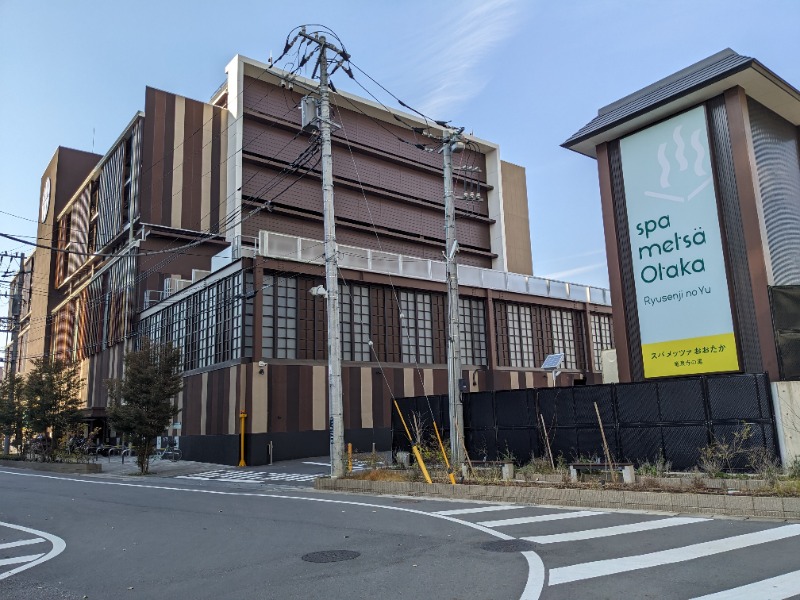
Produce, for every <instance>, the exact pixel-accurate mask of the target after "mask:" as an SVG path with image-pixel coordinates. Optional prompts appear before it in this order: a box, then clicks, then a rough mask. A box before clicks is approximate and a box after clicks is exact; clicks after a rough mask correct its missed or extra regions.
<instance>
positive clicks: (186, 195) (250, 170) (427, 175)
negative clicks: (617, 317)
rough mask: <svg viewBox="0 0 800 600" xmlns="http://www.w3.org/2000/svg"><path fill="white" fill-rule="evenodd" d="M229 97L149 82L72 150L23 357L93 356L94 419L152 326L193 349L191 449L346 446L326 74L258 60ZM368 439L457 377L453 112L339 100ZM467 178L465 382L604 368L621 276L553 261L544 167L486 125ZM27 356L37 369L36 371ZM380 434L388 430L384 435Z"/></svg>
mask: <svg viewBox="0 0 800 600" xmlns="http://www.w3.org/2000/svg"><path fill="white" fill-rule="evenodd" d="M226 72H227V79H226V81H225V83H224V84H223V85H222V86H221V87H220V88H219V90H217V92H216V93H215V94H214V95H213V97H212V99H211V101H210V102H208V103H205V102H198V101H195V100H190V99H188V98H184V97H181V96H178V95H175V94H170V93H168V92H164V91H160V90H156V89H151V88H147V90H146V94H145V104H144V112H143V113H139V114H137V115H136V116H135V117H134V118H133V119H132V120H131V122H130V123H129V124H128V126H127V127H126V128H125V130H124V131H123V133H122V134H121V135H120V137H119V139H118V140H117V142H116V143H115V144H114V145H113V146H112V147H111V148H110V149H109V151H108V152H107V153H106V154H105V155H104V156H102V157H101V156H98V155H92V154H86V153H82V152H78V151H74V150H69V149H65V148H59V149H58V151H57V152H56V154H55V156H54V158H53V160H52V162H51V164H50V165H49V166H48V168H47V169H46V171H45V173H44V175H43V177H42V190H43V198H42V204H41V214H42V219H41V221H42V222H41V224H40V226H39V240H40V243H41V244H42V246H48V245H49V240H51V239H52V240H55V246H56V247H55V248H53V249H48V248H38V249H37V250H36V252H35V253H34V256H33V258H32V259H31V262H30V263H29V264H31V265H32V266H31V268H30V269H29V270H26V272H25V275H24V276H25V277H28V272H30V274H31V279H26V280H25V289H26V290H27V291H26V294H27V296H28V298H29V304H28V307H29V310H28V311H27V314H26V315H25V316H24V318H23V320H22V334H21V336H20V339H21V342H20V346H21V348H22V349H23V352H21V356H20V361H21V363H25V361H26V359H29V358H30V357H33V356H39V355H48V354H50V355H53V356H58V357H63V358H66V359H69V360H75V361H78V362H79V363H80V365H81V375H82V377H83V378H84V379H85V388H84V392H83V393H84V400H85V402H86V408H85V414H86V418H87V422H89V423H90V424H91V425H92V426H96V425H97V426H102V427H103V428H104V434H105V436H106V438H109V439H111V438H115V437H116V433H115V432H114V431H112V430H110V429H109V428H108V426H107V424H106V422H105V407H106V406H107V393H106V388H105V380H106V379H108V378H110V377H119V376H120V375H121V373H122V362H123V357H124V354H125V351H126V350H127V349H130V348H132V347H134V346H135V344H136V340H137V339H139V338H140V336H146V337H148V338H150V339H152V340H154V341H156V342H159V343H162V342H170V343H172V344H174V345H175V346H177V347H179V348H180V349H181V351H182V360H183V375H184V378H185V379H184V382H185V385H184V390H183V392H182V393H181V394H180V395H179V397H178V399H177V402H178V405H179V406H180V408H181V413H180V416H179V417H178V418H179V419H180V422H179V423H175V424H174V427H172V428H171V429H170V431H169V434H171V435H178V436H180V444H181V448H182V449H183V450H184V456H185V457H186V458H189V459H193V460H209V461H215V462H221V463H229V464H235V462H236V460H237V456H238V433H239V413H240V411H245V412H246V413H247V415H248V417H247V421H246V433H247V449H248V450H247V461H248V464H262V463H264V462H266V461H267V460H269V459H270V455H269V452H273V453H274V458H275V459H280V458H291V457H300V456H314V455H321V454H327V453H328V412H327V404H326V392H327V384H326V381H327V377H326V365H327V356H326V353H327V352H326V326H325V302H324V300H323V298H322V297H320V296H318V295H313V294H312V293H310V292H311V291H312V290H313V288H315V287H316V286H318V285H320V284H324V260H323V249H322V240H323V226H322V191H321V185H320V168H319V151H318V148H317V137H318V136H317V135H316V133H315V132H314V131H313V130H309V131H307V130H305V129H303V128H302V127H301V110H300V107H301V106H302V105H303V101H302V99H303V97H304V96H306V95H309V94H310V95H314V94H315V93H316V89H317V84H316V82H314V81H312V80H308V79H304V78H301V77H299V76H296V75H292V74H290V73H286V72H284V71H281V70H279V69H277V68H274V67H272V66H270V65H267V64H263V63H259V62H257V61H254V60H251V59H248V58H245V57H242V56H236V57H235V58H234V59H233V60H232V61H231V62H230V64H229V65H228V66H227V69H226ZM332 102H333V120H334V122H335V123H337V125H338V127H337V128H335V131H334V134H333V162H334V184H335V213H336V227H337V241H338V243H339V249H340V273H341V277H340V289H341V296H340V297H341V306H342V315H341V316H342V350H343V360H344V363H343V373H342V377H343V396H344V398H343V402H344V419H345V429H346V440H347V441H348V442H352V443H353V444H354V446H355V447H356V448H358V449H362V450H364V449H367V450H368V449H370V448H372V447H377V448H378V449H385V448H387V447H388V445H389V443H390V423H391V419H390V417H391V403H390V401H391V398H392V397H403V396H411V395H420V394H424V393H427V394H434V393H435V394H441V393H446V392H447V369H446V349H445V329H446V322H445V319H446V302H445V300H446V296H445V293H446V288H445V284H444V273H445V268H444V262H443V260H442V251H443V249H444V211H443V183H442V158H441V155H440V154H438V153H437V152H436V151H435V150H436V146H435V145H433V144H434V142H433V141H432V139H431V138H430V137H426V136H425V135H424V133H425V132H428V133H432V134H437V133H439V134H441V131H437V127H438V126H434V127H433V128H431V126H430V123H426V122H425V121H423V120H421V119H419V118H416V117H413V116H411V115H407V114H402V113H397V112H390V111H389V110H388V109H386V108H385V107H383V106H382V105H379V104H376V103H374V102H371V101H368V100H365V99H363V98H359V97H357V96H353V95H351V94H347V93H335V94H333V95H332ZM468 139H469V144H468V148H467V150H466V151H465V152H464V153H462V154H460V155H459V157H460V159H459V160H460V161H461V163H460V164H459V165H457V166H458V167H459V168H458V169H457V176H456V177H455V179H454V184H455V190H456V195H457V201H456V211H457V237H458V240H459V244H460V253H459V255H458V261H459V264H460V267H459V282H460V286H461V287H460V295H461V298H460V304H461V312H462V344H461V353H462V363H463V369H464V371H463V377H464V379H465V380H466V381H467V382H469V385H470V386H471V389H472V390H485V389H513V388H520V387H532V386H544V385H548V381H547V373H546V372H545V371H543V370H542V369H540V368H539V367H540V366H541V363H542V361H543V360H544V357H545V356H546V355H548V354H552V353H555V352H562V353H564V355H565V360H564V364H563V371H562V373H561V375H560V376H559V379H558V382H559V384H561V385H572V384H581V383H589V384H591V383H597V382H599V381H601V378H602V377H601V373H600V370H601V361H600V355H601V351H602V350H605V349H608V348H610V347H612V346H613V336H612V320H611V308H610V306H609V304H610V302H609V295H608V292H607V290H603V289H598V288H590V287H587V286H583V285H576V284H569V283H564V282H558V281H549V280H546V279H542V278H538V277H534V276H533V274H532V266H531V265H532V261H531V253H530V237H529V228H528V210H527V191H526V189H525V174H524V169H523V168H522V167H519V166H516V165H513V164H511V163H508V162H505V161H502V160H501V159H500V151H499V147H498V146H497V145H496V144H493V143H490V142H486V141H483V140H479V139H476V138H473V137H469V138H468ZM20 367H21V371H22V372H24V368H25V367H24V364H21V365H20ZM373 445H374V446H373Z"/></svg>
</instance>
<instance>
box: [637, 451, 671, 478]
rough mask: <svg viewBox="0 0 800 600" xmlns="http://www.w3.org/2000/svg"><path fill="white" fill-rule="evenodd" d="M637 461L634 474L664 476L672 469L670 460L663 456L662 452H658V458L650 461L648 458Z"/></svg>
mask: <svg viewBox="0 0 800 600" xmlns="http://www.w3.org/2000/svg"><path fill="white" fill-rule="evenodd" d="M637 462H639V466H638V467H637V469H636V474H637V475H641V476H642V477H664V476H666V474H667V473H668V472H669V471H670V470H672V462H670V461H668V460H666V459H665V458H664V454H663V452H659V453H658V458H657V459H656V460H655V461H653V462H652V463H651V462H650V461H649V460H645V461H637Z"/></svg>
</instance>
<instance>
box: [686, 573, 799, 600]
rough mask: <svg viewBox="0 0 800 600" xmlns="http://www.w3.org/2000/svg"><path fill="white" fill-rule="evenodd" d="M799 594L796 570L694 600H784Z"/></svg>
mask: <svg viewBox="0 0 800 600" xmlns="http://www.w3.org/2000/svg"><path fill="white" fill-rule="evenodd" d="M798 594H800V571H795V572H794V573H786V574H784V575H779V576H778V577H771V578H770V579H764V580H762V581H756V582H755V583H751V584H749V585H743V586H741V587H737V588H731V589H729V590H723V591H721V592H717V593H715V594H708V595H707V596H698V597H697V598H694V599H693V600H752V599H753V598H761V599H762V600H784V599H785V598H791V597H793V596H797V595H798Z"/></svg>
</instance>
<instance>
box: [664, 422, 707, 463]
mask: <svg viewBox="0 0 800 600" xmlns="http://www.w3.org/2000/svg"><path fill="white" fill-rule="evenodd" d="M662 432H663V435H664V458H665V459H667V460H668V461H670V462H671V463H672V468H673V469H677V470H684V469H691V468H692V467H693V466H695V465H696V464H697V463H698V461H699V458H700V448H702V447H703V446H705V445H707V444H708V430H707V429H706V427H705V426H704V425H683V426H677V427H663V428H662Z"/></svg>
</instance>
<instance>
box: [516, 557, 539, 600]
mask: <svg viewBox="0 0 800 600" xmlns="http://www.w3.org/2000/svg"><path fill="white" fill-rule="evenodd" d="M522 556H524V557H525V559H526V560H527V561H528V581H527V583H526V584H525V589H524V590H523V591H522V596H520V597H519V600H538V599H539V596H540V595H541V593H542V588H543V587H544V573H545V571H544V563H542V559H541V558H540V557H539V555H538V554H536V552H533V551H532V550H528V551H525V552H523V553H522Z"/></svg>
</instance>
